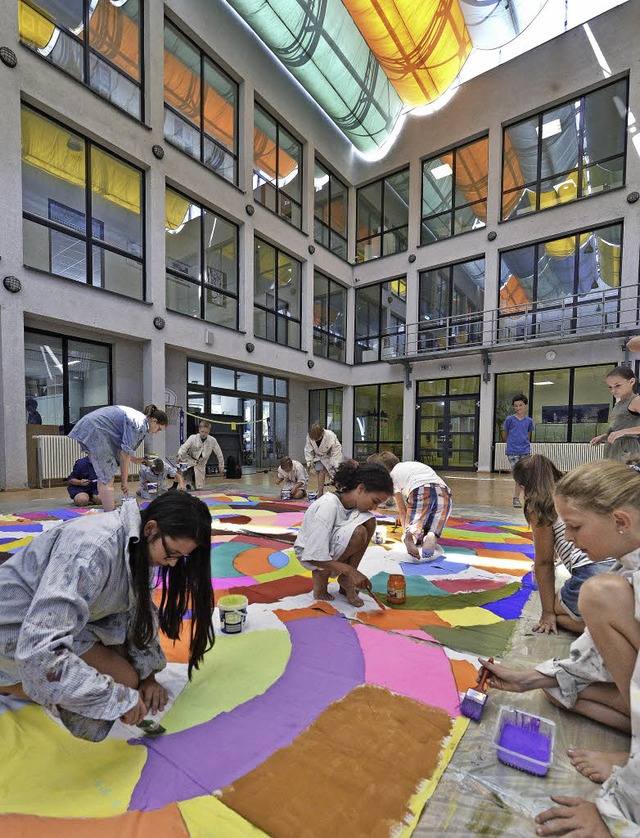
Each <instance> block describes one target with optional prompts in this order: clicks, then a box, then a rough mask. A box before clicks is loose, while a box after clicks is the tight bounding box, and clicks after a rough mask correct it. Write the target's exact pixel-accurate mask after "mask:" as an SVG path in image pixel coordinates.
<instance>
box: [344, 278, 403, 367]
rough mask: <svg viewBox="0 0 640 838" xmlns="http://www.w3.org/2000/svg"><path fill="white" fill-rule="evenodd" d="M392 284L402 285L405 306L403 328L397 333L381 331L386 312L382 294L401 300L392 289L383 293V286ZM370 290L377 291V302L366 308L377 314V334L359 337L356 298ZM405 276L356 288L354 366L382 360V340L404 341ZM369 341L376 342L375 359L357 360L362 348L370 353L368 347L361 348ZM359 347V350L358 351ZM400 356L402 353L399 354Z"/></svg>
mask: <svg viewBox="0 0 640 838" xmlns="http://www.w3.org/2000/svg"><path fill="white" fill-rule="evenodd" d="M394 282H398V283H401V284H404V304H405V315H404V324H403V326H404V327H403V328H402V329H400V328H398V329H397V331H393V332H390V331H388V330H383V322H382V320H383V312H385V311H386V310H387V308H386V306H384V305H383V304H382V294H383V293H387V294H391V295H392V296H396V297H398V299H400V300H402V299H403V298H402V296H401V295H400V294H395V292H394V291H393V289H392V288H387V289H386V291H385V285H388V284H392V283H394ZM372 288H377V290H378V300H377V303H367V307H368V308H369V309H370V310H373V311H374V312H375V311H377V312H378V327H377V328H378V330H377V332H368V334H366V335H359V334H358V296H359V294H361V293H364V292H366V291H370V290H371V289H372ZM406 305H407V276H406V274H402V275H401V276H396V277H390V278H389V279H385V280H382V282H372V283H369V284H368V285H363V286H360V287H358V288H356V295H355V306H354V330H353V345H354V361H353V362H354V365H360V364H375V363H378V362H379V361H382V360H384V359H383V358H382V352H383V349H385V347H384V339H385V338H390V339H393V338H397V339H399V342H400V343H402V344H403V346H404V342H405V340H406V332H407V311H406ZM371 341H377V357H376V358H371V359H369V360H367V361H363V360H358V354H359V352H360V351H361V350H362V349H363V348H364V350H365V351H371V347H370V346H365V347H362V346H361V344H363V343H364V344H369V343H370V342H371ZM359 347H360V349H359ZM399 354H400V355H402V354H403V352H400V353H399Z"/></svg>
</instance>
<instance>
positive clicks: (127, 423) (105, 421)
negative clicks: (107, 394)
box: [69, 404, 169, 512]
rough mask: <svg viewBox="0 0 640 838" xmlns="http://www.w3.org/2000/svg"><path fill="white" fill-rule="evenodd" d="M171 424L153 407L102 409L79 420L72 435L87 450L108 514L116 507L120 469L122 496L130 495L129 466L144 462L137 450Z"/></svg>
mask: <svg viewBox="0 0 640 838" xmlns="http://www.w3.org/2000/svg"><path fill="white" fill-rule="evenodd" d="M168 424H169V419H168V417H167V414H166V413H165V412H164V410H160V409H159V408H157V407H156V406H155V404H149V405H147V406H146V407H145V409H144V412H143V413H141V412H140V411H139V410H134V408H132V407H126V406H124V405H110V406H109V407H99V408H98V409H97V410H93V411H92V412H91V413H87V415H86V416H83V417H82V418H81V419H79V420H78V421H77V422H76V424H75V425H74V426H73V429H72V430H71V432H70V433H69V436H70V437H71V438H72V439H75V440H77V441H78V442H79V443H80V445H81V446H82V448H83V449H84V450H85V451H88V452H89V455H90V456H91V462H92V464H93V467H94V469H95V472H96V475H97V476H98V494H99V495H100V498H101V500H102V506H103V508H104V511H105V512H112V511H113V509H114V508H115V499H114V496H113V479H114V477H115V475H116V473H117V472H118V469H120V480H121V483H122V494H123V495H124V496H125V497H127V496H128V494H129V465H130V464H131V463H137V464H138V465H140V464H141V463H144V457H136V449H137V448H138V446H139V445H140V443H141V442H142V441H143V440H144V438H145V437H146V436H147V434H157V433H158V432H159V431H164V429H165V428H166V427H167V425H168Z"/></svg>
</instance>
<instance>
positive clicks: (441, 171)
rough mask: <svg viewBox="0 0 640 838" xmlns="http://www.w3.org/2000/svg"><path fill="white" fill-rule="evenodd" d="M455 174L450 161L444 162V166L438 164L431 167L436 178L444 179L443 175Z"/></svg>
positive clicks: (432, 174)
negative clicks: (433, 167)
mask: <svg viewBox="0 0 640 838" xmlns="http://www.w3.org/2000/svg"><path fill="white" fill-rule="evenodd" d="M452 174H453V169H452V168H451V166H450V165H449V164H448V163H443V164H442V166H436V167H435V169H431V176H432V177H434V178H435V179H436V180H442V178H443V177H450V176H451V175H452Z"/></svg>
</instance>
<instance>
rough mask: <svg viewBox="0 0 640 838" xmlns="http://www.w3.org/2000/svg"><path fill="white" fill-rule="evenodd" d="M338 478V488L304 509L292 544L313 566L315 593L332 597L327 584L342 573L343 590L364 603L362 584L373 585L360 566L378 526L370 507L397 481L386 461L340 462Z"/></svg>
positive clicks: (323, 597) (318, 596)
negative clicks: (358, 463)
mask: <svg viewBox="0 0 640 838" xmlns="http://www.w3.org/2000/svg"><path fill="white" fill-rule="evenodd" d="M334 483H335V485H336V487H337V491H336V492H335V494H334V493H330V492H328V493H327V494H324V495H323V496H322V497H321V498H318V500H317V501H316V502H315V503H313V504H312V505H311V506H310V507H309V509H307V511H306V512H305V514H304V518H303V520H302V525H301V527H300V532H299V533H298V537H297V539H296V541H295V543H294V545H293V549H294V550H295V552H296V556H297V557H298V559H299V560H300V563H301V564H302V566H303V567H306V568H307V569H309V570H311V571H312V577H313V595H314V596H315V598H316V599H320V600H332V599H333V595H332V594H330V593H329V591H328V587H327V586H328V583H329V577H331V576H337V577H338V582H339V584H340V593H342V594H344V595H345V596H346V598H347V600H348V601H349V602H350V603H351V605H354V606H356V607H360V606H362V605H363V604H364V603H363V601H362V600H361V599H360V597H359V596H358V589H359V588H360V589H362V588H364V589H367V590H369V589H370V588H371V582H370V581H369V580H368V579H367V577H366V576H365V575H364V574H363V573H360V571H359V570H358V565H359V564H360V560H361V559H362V557H363V555H364V551H365V550H366V549H367V547H368V545H369V542H370V541H371V538H372V536H373V533H374V530H375V528H376V519H375V517H374V516H373V515H372V513H371V510H372V509H375V507H376V506H378V504H380V503H381V502H383V501H385V500H387V498H388V497H389V496H390V495H391V492H392V490H393V484H392V481H391V477H390V476H389V473H388V472H387V471H386V469H384V468H383V467H382V466H380V465H375V464H374V465H364V466H359V465H357V464H355V463H354V462H345V463H342V464H341V465H340V466H338V469H337V471H336V474H335V478H334Z"/></svg>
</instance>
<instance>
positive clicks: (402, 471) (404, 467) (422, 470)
mask: <svg viewBox="0 0 640 838" xmlns="http://www.w3.org/2000/svg"><path fill="white" fill-rule="evenodd" d="M391 479H392V480H393V491H394V493H395V492H402V494H403V496H404V497H405V498H407V497H409V495H410V494H411V492H413V491H414V490H415V489H418V488H419V487H420V486H428V485H429V484H430V483H435V484H436V485H438V486H446V485H447V484H446V483H445V482H444V480H443V479H442V478H441V477H439V476H438V475H437V474H436V473H435V471H434V470H433V469H432V468H431V466H426V465H425V464H424V463H418V462H412V461H411V460H409V461H407V462H406V463H398V465H396V466H394V467H393V468H392V469H391Z"/></svg>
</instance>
